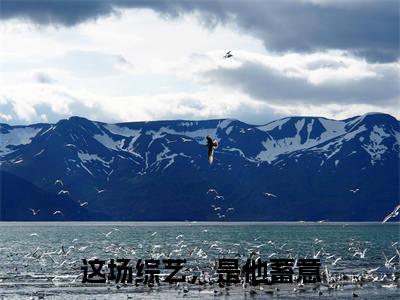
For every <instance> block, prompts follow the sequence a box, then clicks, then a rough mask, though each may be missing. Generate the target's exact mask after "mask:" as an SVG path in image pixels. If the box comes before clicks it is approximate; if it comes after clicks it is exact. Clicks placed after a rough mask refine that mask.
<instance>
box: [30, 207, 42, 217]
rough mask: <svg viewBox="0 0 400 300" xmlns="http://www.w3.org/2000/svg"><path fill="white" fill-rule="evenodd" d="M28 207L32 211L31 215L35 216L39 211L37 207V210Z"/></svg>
mask: <svg viewBox="0 0 400 300" xmlns="http://www.w3.org/2000/svg"><path fill="white" fill-rule="evenodd" d="M29 209H30V211H31V212H32V215H34V216H36V215H37V214H38V213H39V212H40V209H38V210H34V209H33V208H29Z"/></svg>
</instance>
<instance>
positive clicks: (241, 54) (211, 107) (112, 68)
mask: <svg viewBox="0 0 400 300" xmlns="http://www.w3.org/2000/svg"><path fill="white" fill-rule="evenodd" d="M0 5H1V7H0V26H1V28H0V29H1V31H0V122H2V123H10V124H29V123H35V122H56V121H58V120H59V119H62V118H67V117H69V116H72V115H80V116H84V117H87V118H90V119H93V120H99V121H105V122H124V121H141V120H160V119H177V118H179V119H207V118H236V119H240V120H242V121H245V122H248V123H252V124H264V123H267V122H269V121H271V120H274V119H278V118H281V117H285V116H291V115H309V116H324V117H328V118H335V119H343V118H347V117H351V116H354V115H359V114H363V113H366V112H376V111H379V112H388V113H390V114H392V115H394V116H396V117H397V118H399V117H400V107H399V103H400V102H399V101H400V75H399V74H400V72H399V71H400V60H399V1H398V0H396V1H390V0H381V1H377V0H376V1H375V0H297V1H289V0H276V1H272V0H271V1H265V0H264V1H260V0H246V1H245V0H243V1H239V0H237V1H235V0H232V1H228V0H225V1H224V0H214V1H211V0H202V1H200V0H198V1H196V0H192V1H189V0H187V1H184V0H183V1H175V0H172V1H162V0H159V1H151V0H147V1H146V0H142V1H126V0H125V1H120V0H110V1H105V0H72V1H64V0H58V1H57V0H37V1H35V0H1V2H0ZM228 50H231V51H232V54H233V57H231V58H229V59H224V58H223V56H224V54H225V53H226V51H228Z"/></svg>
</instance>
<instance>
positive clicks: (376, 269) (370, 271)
mask: <svg viewBox="0 0 400 300" xmlns="http://www.w3.org/2000/svg"><path fill="white" fill-rule="evenodd" d="M379 268H380V267H377V268H374V269H370V270H368V271H367V273H368V274H371V273H373V272H376V271H378V270H379Z"/></svg>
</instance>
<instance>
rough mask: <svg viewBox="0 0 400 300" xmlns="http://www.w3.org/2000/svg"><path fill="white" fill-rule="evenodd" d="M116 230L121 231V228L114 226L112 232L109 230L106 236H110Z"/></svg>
mask: <svg viewBox="0 0 400 300" xmlns="http://www.w3.org/2000/svg"><path fill="white" fill-rule="evenodd" d="M114 231H121V230H119V229H118V228H113V229H112V230H111V231H110V232H107V233H106V234H105V235H104V236H105V237H106V238H108V237H109V236H110V234H111V233H113V232H114Z"/></svg>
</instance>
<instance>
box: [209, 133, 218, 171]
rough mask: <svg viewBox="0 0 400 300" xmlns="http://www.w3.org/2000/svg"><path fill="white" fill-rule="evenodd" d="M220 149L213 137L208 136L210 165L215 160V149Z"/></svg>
mask: <svg viewBox="0 0 400 300" xmlns="http://www.w3.org/2000/svg"><path fill="white" fill-rule="evenodd" d="M217 147H218V142H217V141H216V140H213V139H212V138H211V136H209V135H208V136H207V148H208V163H209V164H210V165H211V164H212V163H213V160H214V149H215V148H217Z"/></svg>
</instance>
